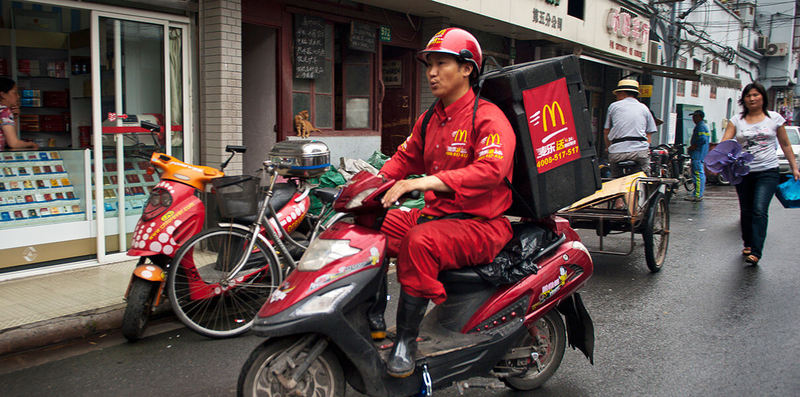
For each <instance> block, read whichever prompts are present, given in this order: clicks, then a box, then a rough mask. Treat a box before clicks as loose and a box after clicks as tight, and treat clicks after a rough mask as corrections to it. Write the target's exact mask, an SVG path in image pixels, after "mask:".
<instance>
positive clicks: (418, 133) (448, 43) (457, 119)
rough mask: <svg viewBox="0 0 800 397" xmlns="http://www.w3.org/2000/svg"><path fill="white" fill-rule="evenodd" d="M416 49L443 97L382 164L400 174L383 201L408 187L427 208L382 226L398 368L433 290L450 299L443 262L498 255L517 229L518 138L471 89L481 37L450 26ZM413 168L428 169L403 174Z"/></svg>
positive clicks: (410, 360)
mask: <svg viewBox="0 0 800 397" xmlns="http://www.w3.org/2000/svg"><path fill="white" fill-rule="evenodd" d="M418 57H419V59H420V60H421V61H423V62H424V63H425V64H426V65H427V73H426V75H427V78H428V83H429V85H430V89H431V92H432V93H433V95H434V96H435V97H436V98H438V100H437V102H436V103H435V105H434V106H433V107H432V108H431V109H429V110H428V111H427V112H425V113H423V115H421V116H420V117H419V118H418V119H417V121H416V123H415V124H414V128H413V130H412V133H411V135H410V136H409V137H408V139H406V141H405V142H404V143H403V144H401V145H400V146H399V147H398V151H397V153H396V154H395V155H394V156H392V158H391V159H390V160H389V161H387V162H386V164H384V166H383V168H382V169H381V171H380V173H381V174H382V175H384V176H385V177H387V178H390V179H396V180H398V182H397V183H396V184H395V185H394V186H393V187H392V188H391V189H390V190H389V191H388V192H387V193H386V195H385V196H384V198H383V205H384V207H387V208H388V207H390V206H391V205H393V204H394V203H395V202H396V201H397V200H398V199H400V197H401V196H402V195H403V194H406V193H408V192H411V191H414V190H417V191H422V192H425V207H424V208H423V209H421V210H419V209H408V208H400V209H393V210H390V211H389V212H388V214H387V215H386V219H385V220H384V222H383V226H382V228H381V231H382V232H383V233H384V234H385V235H386V236H387V245H388V251H389V253H390V255H393V256H397V278H398V280H399V281H400V285H401V293H400V301H399V307H398V309H397V339H396V341H395V344H394V347H393V348H392V353H391V356H390V358H389V360H388V362H387V369H388V372H389V374H390V375H392V376H395V377H406V376H409V375H411V374H412V373H413V372H414V366H415V362H414V353H415V351H416V338H417V336H418V334H419V325H420V322H421V321H422V318H423V317H424V315H425V309H426V308H427V306H428V300H429V299H430V300H433V302H434V303H436V304H440V303H442V302H444V301H445V299H447V295H446V293H445V290H444V287H443V286H442V283H440V282H439V281H438V280H437V276H438V274H439V272H440V271H442V270H447V269H456V268H461V267H465V266H474V265H480V264H484V263H488V262H491V261H492V260H493V259H494V257H495V256H496V255H497V254H498V253H499V252H500V250H501V249H502V248H503V246H505V244H506V243H507V242H508V241H509V240H510V239H511V237H512V230H511V225H510V223H509V221H508V219H506V218H505V217H504V216H503V212H505V210H506V209H508V208H509V206H510V205H511V190H510V188H509V187H508V186H507V185H506V183H505V181H504V179H505V178H508V180H511V175H512V164H513V158H514V146H515V144H516V138H515V136H514V130H513V129H512V128H511V124H510V123H509V122H508V120H507V119H506V117H505V115H504V114H503V112H502V111H501V110H500V109H499V108H498V107H497V106H495V105H494V104H491V103H489V102H487V101H484V100H477V99H476V97H475V94H474V93H473V91H472V85H473V83H474V82H475V81H476V80H477V76H478V75H479V74H480V67H481V59H482V53H481V48H480V45H479V44H478V41H477V40H476V39H475V37H474V36H472V35H471V34H470V33H468V32H467V31H465V30H462V29H458V28H449V29H444V30H442V31H440V32H439V33H436V34H435V35H434V36H433V38H432V39H431V40H430V42H428V45H427V47H426V48H425V49H424V50H422V51H420V52H419V54H418ZM476 101H477V103H476ZM476 104H477V109H476V106H475V105H476ZM428 112H432V114H430V115H429V117H427V118H426V114H427V113H428ZM426 120H427V121H428V122H427V123H426V125H425V126H424V127H423V121H426ZM413 174H426V175H427V176H425V177H422V178H417V179H408V180H403V178H405V177H406V176H408V175H413Z"/></svg>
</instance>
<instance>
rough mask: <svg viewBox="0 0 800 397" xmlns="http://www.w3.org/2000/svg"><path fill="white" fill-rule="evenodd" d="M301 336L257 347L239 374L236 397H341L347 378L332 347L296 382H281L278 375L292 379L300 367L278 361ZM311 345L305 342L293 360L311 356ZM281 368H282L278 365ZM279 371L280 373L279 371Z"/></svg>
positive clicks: (298, 341)
mask: <svg viewBox="0 0 800 397" xmlns="http://www.w3.org/2000/svg"><path fill="white" fill-rule="evenodd" d="M302 340H303V339H301V338H297V337H289V338H283V339H269V340H267V341H266V342H264V343H262V344H261V345H260V346H258V347H257V348H256V349H255V350H254V351H253V352H252V353H251V354H250V357H249V358H248V359H247V361H246V362H245V363H244V366H243V367H242V370H241V372H240V373H239V381H238V387H237V393H236V395H237V396H240V397H242V396H247V397H250V396H268V397H272V396H290V395H300V396H318V397H339V396H343V395H344V392H345V378H344V372H343V371H342V366H341V364H339V360H338V359H337V358H336V356H335V355H334V354H333V352H331V350H330V349H327V350H325V351H324V352H322V354H320V355H319V356H317V358H316V359H314V361H312V362H311V365H310V366H309V367H308V369H307V370H306V371H305V373H304V374H303V375H302V376H301V377H300V379H298V381H297V385H296V386H295V387H294V388H292V389H287V388H286V387H284V385H283V384H282V383H281V382H280V380H279V377H278V375H281V377H283V378H284V379H291V378H292V373H293V371H295V370H296V368H297V366H288V365H286V363H283V364H282V365H281V363H280V362H279V361H278V359H279V357H280V356H281V354H282V353H285V352H288V351H290V350H292V351H294V349H292V348H293V347H297V346H295V345H296V344H297V343H302ZM309 350H310V345H306V346H305V347H304V348H302V349H301V350H300V351H298V352H296V355H294V356H293V357H291V359H292V360H293V361H294V362H295V363H297V365H300V363H302V362H303V361H304V359H305V358H306V357H307V356H308V353H309ZM278 367H280V369H279V368H278ZM276 372H277V374H276Z"/></svg>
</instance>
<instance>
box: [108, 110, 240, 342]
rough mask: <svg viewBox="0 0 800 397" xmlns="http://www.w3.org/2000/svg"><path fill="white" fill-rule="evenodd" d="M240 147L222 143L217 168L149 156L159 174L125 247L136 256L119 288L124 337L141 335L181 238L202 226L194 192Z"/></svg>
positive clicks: (155, 128)
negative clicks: (223, 157)
mask: <svg viewBox="0 0 800 397" xmlns="http://www.w3.org/2000/svg"><path fill="white" fill-rule="evenodd" d="M141 126H142V127H143V128H145V129H148V130H150V131H151V132H157V131H159V130H160V126H158V125H155V124H152V123H149V122H146V121H142V122H141ZM245 150H246V148H245V147H244V146H234V145H228V146H227V147H226V148H225V151H227V152H229V153H231V155H230V157H228V159H227V160H226V161H225V162H224V163H222V166H221V167H220V169H216V168H212V167H206V166H199V165H192V164H188V163H185V162H183V161H181V160H179V159H177V158H175V157H172V156H169V155H167V154H164V153H153V154H152V156H151V157H150V164H151V165H152V168H153V170H156V169H157V170H159V172H160V174H161V176H160V182H159V183H158V184H157V185H156V186H155V187H154V188H153V190H152V191H151V192H150V197H149V198H148V200H147V203H146V205H145V207H144V210H143V211H142V216H141V218H139V221H138V223H137V224H136V228H135V229H134V231H133V240H132V242H131V248H130V249H129V250H128V255H130V256H138V257H139V263H138V264H137V266H136V269H134V271H133V275H132V276H131V281H130V283H129V284H128V289H127V291H126V292H125V299H126V300H127V306H126V307H125V313H124V314H123V317H122V334H123V335H124V336H125V338H127V339H128V340H129V341H135V340H137V339H139V338H141V337H142V334H143V333H144V330H145V327H146V326H147V321H148V318H149V317H150V313H151V311H152V309H153V308H154V307H157V306H158V304H159V303H160V301H161V297H162V296H163V294H164V286H165V285H166V274H167V273H166V270H167V266H168V265H169V263H170V262H171V260H172V257H173V256H174V255H175V253H176V252H177V251H178V248H179V247H180V246H181V244H183V243H184V242H186V240H188V239H189V238H191V237H192V236H194V235H196V234H198V233H200V231H201V230H202V229H203V224H204V222H205V213H206V211H205V205H204V204H203V202H202V201H201V200H200V198H198V197H197V195H196V194H195V193H196V192H197V191H200V192H202V191H204V190H205V188H206V186H207V185H208V184H209V183H211V181H212V180H214V179H216V178H220V177H222V176H224V175H225V174H224V172H223V171H222V170H224V169H225V166H227V165H228V163H229V162H230V161H231V159H233V157H234V156H235V155H236V153H244V152H245Z"/></svg>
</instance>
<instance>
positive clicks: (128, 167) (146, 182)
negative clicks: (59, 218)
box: [91, 156, 159, 216]
mask: <svg viewBox="0 0 800 397" xmlns="http://www.w3.org/2000/svg"><path fill="white" fill-rule="evenodd" d="M122 167H123V169H124V170H125V171H124V175H125V176H124V178H125V182H124V187H125V188H124V192H125V200H124V201H125V211H126V214H127V215H132V214H135V213H139V212H141V209H142V208H143V207H144V205H145V203H146V202H147V198H148V195H149V194H150V191H151V190H152V189H153V187H155V185H156V184H158V182H159V179H158V176H157V175H155V174H149V173H147V168H149V167H150V162H149V161H146V160H139V159H137V160H128V161H124V162H123V164H122ZM117 169H118V167H117V160H116V158H115V157H110V156H105V158H104V159H103V198H104V206H105V213H106V215H108V216H114V215H116V214H117V210H118V206H119V199H118V195H117V191H118V185H119V175H118V173H117ZM91 192H92V193H91V194H92V202H94V198H95V194H96V193H95V190H94V180H92V189H91ZM92 207H94V206H92ZM93 211H94V209H93Z"/></svg>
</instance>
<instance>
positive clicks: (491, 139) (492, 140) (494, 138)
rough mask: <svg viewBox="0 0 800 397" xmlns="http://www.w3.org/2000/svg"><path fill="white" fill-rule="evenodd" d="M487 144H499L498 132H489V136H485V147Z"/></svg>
mask: <svg viewBox="0 0 800 397" xmlns="http://www.w3.org/2000/svg"><path fill="white" fill-rule="evenodd" d="M489 146H501V144H500V134H489V136H487V137H486V147H489Z"/></svg>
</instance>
